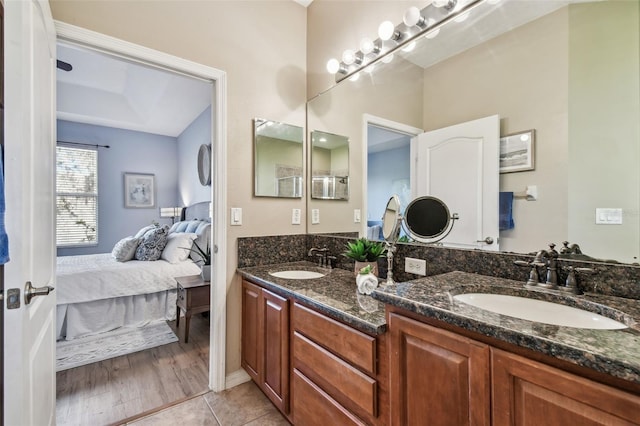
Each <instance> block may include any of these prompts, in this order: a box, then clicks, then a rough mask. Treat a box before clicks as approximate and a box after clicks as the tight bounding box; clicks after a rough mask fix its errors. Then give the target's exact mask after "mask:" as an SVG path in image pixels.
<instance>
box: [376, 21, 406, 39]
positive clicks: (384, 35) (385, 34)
mask: <svg viewBox="0 0 640 426" xmlns="http://www.w3.org/2000/svg"><path fill="white" fill-rule="evenodd" d="M378 37H380V40H383V41H387V40H394V41H398V40H400V39H401V38H402V33H401V32H400V31H397V30H396V27H395V26H394V25H393V22H391V21H384V22H383V23H381V24H380V26H379V27H378Z"/></svg>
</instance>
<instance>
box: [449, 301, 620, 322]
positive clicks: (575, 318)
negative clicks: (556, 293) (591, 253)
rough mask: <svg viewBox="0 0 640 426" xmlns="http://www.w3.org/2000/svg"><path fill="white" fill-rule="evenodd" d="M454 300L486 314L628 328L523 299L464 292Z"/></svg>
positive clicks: (577, 311)
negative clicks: (479, 309) (488, 312)
mask: <svg viewBox="0 0 640 426" xmlns="http://www.w3.org/2000/svg"><path fill="white" fill-rule="evenodd" d="M453 298H454V299H455V300H458V301H460V302H463V303H466V304H468V305H472V306H475V307H477V308H481V309H484V310H486V311H491V312H495V313H498V314H501V315H507V316H510V317H514V318H520V319H524V320H528V321H535V322H540V323H544V324H553V325H560V326H564V327H574V328H588V329H599V330H619V329H623V328H627V326H626V325H624V324H623V323H621V322H618V321H615V320H612V319H611V318H607V317H604V316H602V315H599V314H595V313H593V312H589V311H585V310H582V309H578V308H573V307H571V306H565V305H560V304H557V303H552V302H545V301H543V300H535V299H528V298H526V297H518V296H507V295H503V294H486V293H466V294H458V295H455V296H453Z"/></svg>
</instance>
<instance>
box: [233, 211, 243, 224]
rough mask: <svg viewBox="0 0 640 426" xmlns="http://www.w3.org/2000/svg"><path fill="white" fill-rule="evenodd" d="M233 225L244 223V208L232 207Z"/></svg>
mask: <svg viewBox="0 0 640 426" xmlns="http://www.w3.org/2000/svg"><path fill="white" fill-rule="evenodd" d="M231 225H234V226H239V225H242V208H240V207H231Z"/></svg>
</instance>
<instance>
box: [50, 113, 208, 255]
mask: <svg viewBox="0 0 640 426" xmlns="http://www.w3.org/2000/svg"><path fill="white" fill-rule="evenodd" d="M58 140H60V141H66V142H81V143H88V144H101V145H109V146H110V147H111V148H109V149H106V148H100V149H99V150H98V245H97V246H93V247H84V248H64V249H62V248H61V249H58V255H59V256H68V255H76V254H93V253H108V252H111V250H112V249H113V246H114V245H115V243H116V242H118V240H120V239H121V238H123V237H126V236H128V235H132V234H135V233H136V232H137V231H138V229H140V228H142V227H143V226H146V225H149V224H151V222H152V221H154V220H155V221H158V222H159V223H161V224H171V219H160V214H159V208H160V207H172V206H178V205H182V204H180V196H179V192H178V162H177V161H176V158H177V157H178V141H177V139H176V138H173V137H169V136H161V135H153V134H149V133H143V132H135V131H130V130H122V129H114V128H111V127H102V126H94V125H89V124H81V123H73V122H69V121H62V120H58ZM195 164H196V160H195V158H194V160H193V166H192V167H193V168H195ZM124 172H132V173H151V174H154V175H155V184H156V207H155V208H150V209H125V208H124V177H123V173H124ZM196 182H197V176H196ZM198 184H199V183H198Z"/></svg>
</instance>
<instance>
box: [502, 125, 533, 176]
mask: <svg viewBox="0 0 640 426" xmlns="http://www.w3.org/2000/svg"><path fill="white" fill-rule="evenodd" d="M535 136H536V132H535V130H527V131H524V132H519V133H513V134H510V135H505V136H503V137H501V138H500V173H511V172H523V171H526V170H534V169H535Z"/></svg>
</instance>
